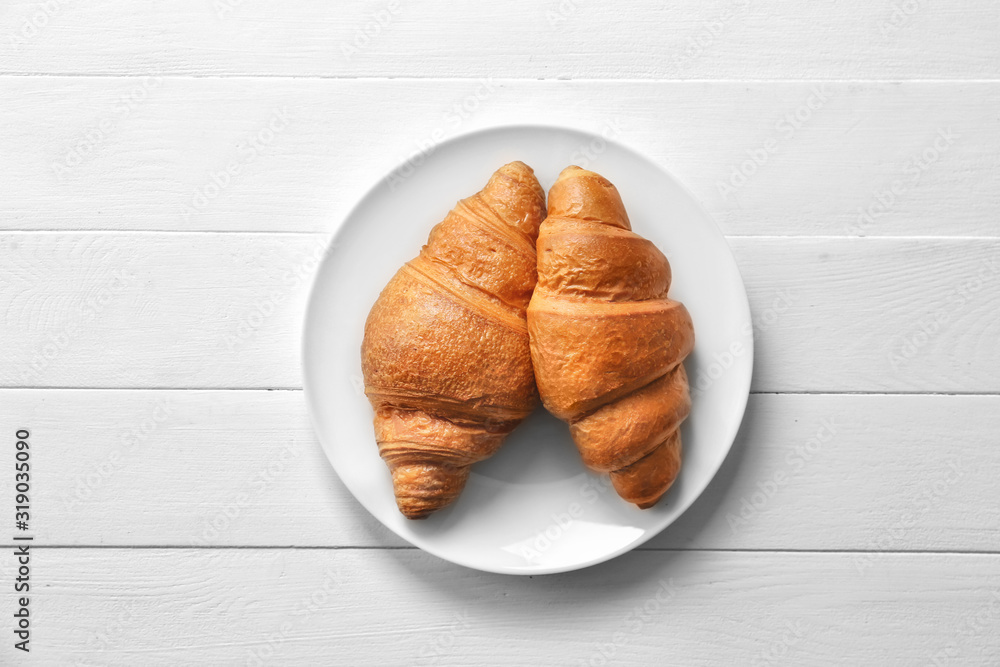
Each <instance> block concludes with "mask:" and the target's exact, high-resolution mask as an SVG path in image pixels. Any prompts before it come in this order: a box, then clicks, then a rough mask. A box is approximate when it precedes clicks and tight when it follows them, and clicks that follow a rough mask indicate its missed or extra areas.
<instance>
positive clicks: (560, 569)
mask: <svg viewBox="0 0 1000 667" xmlns="http://www.w3.org/2000/svg"><path fill="white" fill-rule="evenodd" d="M518 130H529V131H546V130H548V131H553V132H571V133H575V134H578V135H581V136H585V137H587V138H589V139H590V140H594V139H600V140H601V141H604V142H606V143H607V144H608V145H614V146H615V148H616V149H618V150H621V151H624V152H625V153H628V154H629V155H630V157H632V158H634V159H636V160H638V161H640V162H642V163H645V164H646V165H647V166H649V167H651V168H653V169H654V170H655V171H657V172H659V173H660V174H661V175H662V176H664V177H665V178H667V179H668V180H669V181H671V182H672V183H674V184H675V185H676V186H677V187H678V188H680V190H681V191H682V192H683V193H684V195H685V196H687V197H688V198H689V199H690V201H691V202H693V203H694V205H695V206H696V207H697V209H698V210H699V212H700V213H701V214H702V215H703V216H704V218H705V220H706V221H707V222H708V223H709V225H710V226H711V230H712V231H713V232H714V233H715V234H717V235H718V237H719V238H720V239H721V240H722V243H723V245H724V247H725V249H726V252H727V253H728V256H729V258H730V260H731V261H732V266H733V267H734V268H735V270H736V275H737V277H738V278H739V284H740V294H739V296H740V297H741V299H740V301H741V303H740V306H741V309H742V311H743V313H742V314H743V316H744V320H745V321H746V322H749V323H750V325H751V326H750V331H749V333H748V334H747V336H746V340H745V341H741V342H742V343H744V345H746V347H747V349H746V352H745V353H744V354H742V355H741V357H743V358H745V359H746V363H747V366H748V372H747V374H746V379H745V380H744V381H743V382H742V385H743V386H741V387H740V392H739V396H740V399H739V407H738V409H736V410H734V412H733V414H734V415H738V418H737V419H734V420H733V422H732V423H733V426H731V427H730V428H729V429H727V432H726V435H725V437H724V438H723V440H725V442H726V450H725V455H724V456H722V457H720V458H719V460H718V462H717V463H716V464H715V465H714V466H713V467H712V469H711V474H708V475H706V476H705V478H704V481H703V482H701V483H700V484H696V485H694V488H695V489H696V492H695V493H693V494H692V495H691V497H690V501H689V502H688V503H687V504H686V505H684V506H683V507H681V508H680V509H679V510H678V511H677V512H676V513H675V514H674V515H673V516H672V518H671V519H670V520H669V521H667V522H666V523H664V524H663V525H661V526H658V527H656V528H655V529H652V528H650V529H646V530H645V531H644V534H643V535H641V536H640V537H638V538H637V539H635V540H634V541H632V542H629V543H628V544H626V545H624V546H622V547H617V548H616V549H613V550H610V551H608V552H606V553H603V554H601V555H600V556H596V557H593V558H590V559H587V560H584V561H580V562H577V563H573V564H569V565H553V566H541V567H537V568H531V569H510V568H503V567H495V566H489V565H484V564H479V563H474V562H470V561H468V560H464V559H462V558H456V557H455V556H453V555H451V554H448V553H444V552H443V551H442V550H439V549H437V548H435V547H434V546H429V545H427V544H418V543H416V542H415V541H414V539H413V536H411V535H403V534H400V532H399V531H397V530H396V529H395V527H393V526H392V525H390V524H388V523H386V522H384V521H382V519H381V518H379V516H378V515H377V514H376V513H375V512H373V511H372V509H371V508H369V507H368V505H367V504H366V503H365V502H364V500H362V499H361V498H360V497H359V496H358V495H357V494H356V493H355V492H354V490H353V489H352V488H351V485H350V483H349V482H348V481H347V480H346V479H344V476H343V475H341V474H340V471H339V470H338V469H337V467H336V466H335V465H334V464H333V461H332V460H331V459H330V456H329V455H328V454H327V452H326V450H327V447H328V446H330V445H328V443H327V442H326V440H325V438H324V436H323V433H322V430H321V429H320V428H319V426H320V425H319V422H318V417H317V410H318V409H319V406H318V405H316V404H315V399H316V396H315V393H316V392H314V391H312V390H310V388H309V385H310V383H309V381H308V377H309V375H310V371H309V370H308V366H307V364H306V356H307V352H308V347H309V345H308V343H309V330H310V329H309V327H308V323H309V321H310V320H311V319H312V317H313V311H314V304H315V302H316V294H317V291H318V285H319V279H320V275H321V272H322V267H323V266H324V265H325V264H326V262H327V261H328V260H329V259H330V255H331V254H332V253H333V252H334V250H335V248H336V247H337V237H338V235H339V234H340V233H341V232H342V231H343V230H344V229H345V227H346V224H347V221H348V220H350V219H351V218H352V217H354V215H355V214H356V213H357V212H358V210H359V209H361V208H362V207H363V206H364V205H365V204H366V203H367V202H368V201H369V199H371V198H373V197H375V196H376V195H378V194H380V190H381V188H382V186H383V183H384V182H385V181H386V178H387V177H388V176H390V175H391V174H393V173H397V172H399V171H400V170H401V169H403V168H405V167H406V165H408V164H411V163H412V162H413V159H414V158H413V156H410V157H406V158H404V159H403V160H400V161H398V162H397V163H395V166H393V167H392V168H391V169H389V170H388V171H387V172H385V174H383V175H382V176H381V177H380V178H378V180H376V181H375V182H374V183H372V184H371V185H370V186H369V187H368V188H367V189H366V190H365V191H364V192H363V193H362V194H361V196H360V197H358V199H357V200H356V201H355V202H354V204H353V205H352V206H351V207H350V209H348V211H347V212H346V213H345V214H344V215H343V216H342V217H341V218H340V220H339V221H337V223H336V225H335V227H334V228H333V229H332V230H331V231H330V232H328V234H329V240H328V242H327V248H326V250H325V251H324V253H323V257H322V259H321V260H320V261H319V263H318V264H317V268H316V271H315V272H314V274H313V276H312V278H311V284H310V286H309V291H308V294H307V296H306V307H305V311H304V313H303V319H302V322H303V327H302V340H301V342H300V345H299V363H300V366H301V372H302V392H303V395H304V397H305V401H306V411H307V412H308V414H309V422H310V425H311V426H312V431H313V433H314V434H315V436H316V439H317V441H318V442H319V445H320V447H321V449H322V450H323V456H324V458H325V459H326V461H327V463H328V464H329V465H330V467H331V468H332V469H333V471H334V473H336V475H337V477H338V478H339V479H340V481H341V483H342V484H343V485H344V487H345V488H346V489H347V490H348V491H349V492H350V494H351V496H352V497H353V498H354V500H355V501H356V502H357V503H358V504H359V505H361V507H363V508H364V509H365V511H367V512H368V513H369V514H370V515H371V516H372V517H373V518H374V519H375V520H376V521H378V522H379V524H381V525H382V526H383V527H385V528H386V529H388V530H389V531H390V532H392V533H393V534H394V535H396V536H397V537H399V538H400V539H402V540H403V541H404V542H406V543H407V544H409V545H410V546H412V547H414V548H417V549H420V550H421V551H425V552H427V553H429V554H431V555H433V556H435V557H437V558H440V559H442V560H444V561H446V562H449V563H454V564H455V565H459V566H462V567H466V568H469V569H473V570H478V571H481V572H490V573H494V574H506V575H519V576H535V575H546V574H560V573H564V572H572V571H575V570H582V569H585V568H588V567H592V566H594V565H599V564H600V563H604V562H607V561H609V560H612V559H614V558H617V557H618V556H621V555H623V554H625V553H628V552H629V551H632V550H633V549H636V548H638V547H640V546H642V545H643V544H645V543H646V542H648V541H649V540H651V539H652V538H654V537H656V536H657V535H659V534H660V533H662V532H663V531H664V530H666V529H667V528H668V527H669V526H670V525H671V524H673V523H674V522H676V521H677V520H678V519H680V518H681V517H682V516H683V515H684V514H685V513H686V512H687V511H688V510H689V509H690V508H691V506H692V505H694V504H695V502H696V501H697V500H698V499H699V498H701V497H702V495H703V494H704V493H705V490H706V489H707V488H708V486H709V485H710V484H711V483H712V481H713V480H714V479H715V478H716V477H717V476H718V473H719V470H720V469H721V468H722V466H723V464H724V463H725V461H726V460H727V459H728V458H729V456H730V455H731V453H732V450H733V445H734V444H735V441H736V436H737V435H738V434H739V430H740V428H741V426H742V424H743V420H744V419H745V417H746V409H747V405H748V404H749V400H750V387H751V385H752V381H753V369H754V352H755V342H756V341H755V331H754V327H753V325H752V322H753V320H752V313H751V310H750V299H749V296H748V295H747V289H746V282H745V280H744V279H743V273H742V271H741V270H740V265H739V262H737V261H736V255H735V254H734V253H733V249H732V246H730V245H729V241H728V240H727V239H726V236H725V234H723V233H722V229H721V228H720V227H719V225H718V223H717V222H716V220H715V218H714V217H713V216H712V215H711V214H710V213H709V212H708V211H707V210H706V209H705V207H704V206H703V205H702V203H701V200H699V199H698V198H697V197H695V196H694V194H693V193H692V192H691V190H690V189H689V188H688V187H687V186H686V185H685V184H684V183H683V182H682V181H681V180H680V179H678V178H676V177H675V176H674V175H673V174H672V173H670V172H669V171H667V170H666V169H665V168H664V167H663V166H661V165H660V164H658V163H657V162H655V161H654V160H653V159H652V158H650V157H648V156H647V155H645V154H644V153H642V152H641V151H639V150H637V149H634V148H632V147H631V146H629V145H627V144H625V143H623V142H621V141H618V140H617V139H616V138H613V137H605V136H602V135H600V134H597V133H595V132H594V131H593V130H586V129H581V128H577V127H573V126H569V125H556V124H551V123H512V124H493V125H488V126H486V127H480V128H475V129H472V130H469V131H466V132H461V133H459V134H456V135H454V136H452V137H449V138H447V139H445V140H443V141H439V142H437V143H435V144H433V146H432V148H433V150H432V151H430V153H428V152H427V151H426V150H425V151H421V152H420V153H418V155H423V156H424V158H425V159H426V158H427V157H429V155H430V154H432V153H434V152H437V150H438V149H439V148H442V147H444V146H447V145H450V144H455V143H459V142H462V141H468V140H469V139H471V138H473V137H476V136H480V135H487V134H492V133H501V132H516V131H518ZM422 164H423V162H420V163H419V164H416V165H414V166H415V167H416V168H417V169H419V168H420V166H422ZM546 194H547V193H546Z"/></svg>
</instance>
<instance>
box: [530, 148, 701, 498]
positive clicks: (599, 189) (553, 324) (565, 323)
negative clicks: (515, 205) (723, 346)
mask: <svg viewBox="0 0 1000 667" xmlns="http://www.w3.org/2000/svg"><path fill="white" fill-rule="evenodd" d="M670 277H671V275H670V264H669V263H668V262H667V258H666V257H664V255H663V253H661V252H660V251H659V250H658V249H657V248H656V246H654V245H653V244H652V243H651V242H650V241H648V240H646V239H644V238H642V237H641V236H639V235H637V234H634V233H633V232H632V231H631V226H630V224H629V219H628V215H627V214H626V212H625V207H624V205H623V204H622V200H621V196H620V195H619V194H618V190H617V189H616V188H615V186H614V185H612V184H611V183H610V182H609V181H608V180H607V179H605V178H604V177H602V176H600V175H598V174H596V173H594V172H591V171H587V170H585V169H581V168H580V167H576V166H573V167H568V168H566V169H565V170H563V172H562V173H561V174H560V175H559V178H558V180H557V181H556V182H555V184H554V185H553V186H552V188H551V189H550V190H549V202H548V217H546V218H545V220H544V221H543V222H542V225H541V229H540V232H539V236H538V284H537V286H536V287H535V292H534V295H533V296H532V298H531V302H530V303H529V305H528V333H529V335H530V339H531V358H532V362H533V364H534V369H535V380H536V382H537V384H538V391H539V394H540V395H541V399H542V402H543V403H544V404H545V407H546V408H547V409H548V410H549V411H550V412H551V413H553V414H554V415H556V416H557V417H559V418H560V419H562V420H564V421H567V422H569V425H570V433H571V435H572V436H573V440H574V442H575V443H576V445H577V448H578V449H579V451H580V454H581V456H582V458H583V462H584V464H585V465H586V466H587V467H589V468H590V469H592V470H595V471H598V472H608V473H610V474H611V481H612V483H613V485H614V488H615V490H616V491H617V492H618V495H620V496H621V497H622V498H624V499H625V500H627V501H628V502H630V503H634V504H636V505H638V506H639V507H640V508H643V509H645V508H648V507H652V506H653V505H654V504H656V502H657V500H659V499H660V497H662V496H663V494H664V493H666V491H667V489H669V488H670V486H671V484H673V481H674V479H675V478H676V477H677V473H678V472H679V470H680V465H681V436H680V429H679V427H680V424H681V422H682V421H683V420H684V419H685V418H686V417H687V415H688V413H689V412H690V409H691V400H690V397H689V393H688V382H687V375H685V372H684V366H683V364H682V362H683V361H684V358H685V357H686V356H688V354H690V353H691V350H692V348H693V347H694V327H693V325H692V323H691V317H690V315H689V314H688V312H687V309H686V308H685V307H684V305H683V304H681V303H680V302H678V301H672V300H670V299H668V298H667V290H668V289H669V287H670Z"/></svg>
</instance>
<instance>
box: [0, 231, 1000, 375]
mask: <svg viewBox="0 0 1000 667" xmlns="http://www.w3.org/2000/svg"><path fill="white" fill-rule="evenodd" d="M326 242H327V237H326V236H323V235H319V234H176V233H143V234H126V233H100V234H98V233H30V232H21V233H6V234H0V249H2V252H3V257H4V260H3V262H0V283H2V284H3V285H4V288H3V289H2V290H0V312H3V313H4V318H3V320H2V321H0V338H2V339H3V340H4V341H5V345H6V349H5V353H6V356H7V362H6V363H5V364H4V365H3V366H2V367H0V386H6V387H112V388H113V387H125V388H295V387H300V386H301V374H300V366H299V346H300V340H301V326H302V321H303V313H304V306H305V302H306V297H307V292H308V289H309V286H310V283H311V277H312V271H313V270H314V268H315V266H316V263H317V261H318V258H319V257H321V256H322V254H323V251H324V249H325V246H326ZM731 245H732V248H733V250H734V252H735V254H736V259H737V262H738V264H739V266H740V270H741V272H742V275H743V279H744V282H745V283H746V286H747V290H748V293H749V296H750V304H751V310H752V314H753V318H754V325H755V332H756V335H755V339H756V349H755V370H754V380H753V388H754V389H755V390H756V391H764V392H785V391H791V392H844V391H847V392H857V391H861V392H864V391H869V392H871V391H874V392H882V391H888V392H959V393H968V392H972V393H995V392H997V391H1000V379H998V378H1000V356H998V355H997V354H996V340H997V336H998V335H1000V321H998V320H997V318H996V317H995V316H994V314H995V313H996V311H997V308H998V307H1000V241H998V240H994V239H979V240H961V239H934V240H919V239H887V238H879V239H861V238H854V239H851V238H840V239H808V238H795V239H792V238H787V239H786V238H781V239H779V238H766V237H765V238H754V237H741V238H734V239H731ZM359 326H360V323H359ZM696 326H697V324H696ZM717 352H718V353H721V352H723V351H721V350H719V351H715V350H702V351H701V352H700V353H702V354H706V355H711V354H715V353H717ZM696 353H698V350H697V349H696ZM695 382H697V378H696V379H695Z"/></svg>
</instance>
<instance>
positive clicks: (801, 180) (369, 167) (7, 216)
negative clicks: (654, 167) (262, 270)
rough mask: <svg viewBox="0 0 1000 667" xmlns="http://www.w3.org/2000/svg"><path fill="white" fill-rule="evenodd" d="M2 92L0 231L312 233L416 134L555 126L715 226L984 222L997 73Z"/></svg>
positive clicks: (205, 83) (988, 210) (994, 198)
mask: <svg viewBox="0 0 1000 667" xmlns="http://www.w3.org/2000/svg"><path fill="white" fill-rule="evenodd" d="M246 8H247V9H249V8H250V7H249V5H247V6H246ZM67 11H69V8H67ZM80 11H82V8H81V10H80ZM928 11H931V10H930V7H928ZM0 91H2V93H3V95H4V99H5V100H6V103H5V104H4V105H2V106H0V142H2V144H3V145H4V146H5V147H6V148H7V149H8V150H7V153H6V154H5V155H6V159H7V169H5V170H3V172H2V173H0V190H2V191H4V192H5V193H7V195H6V196H5V197H3V199H2V201H0V228H3V229H17V230H36V229H37V230H56V229H60V230H74V229H102V230H104V229H109V230H126V231H131V230H178V231H206V230H218V231H312V232H325V231H329V230H331V229H332V228H333V227H334V226H335V225H336V224H338V222H339V221H340V220H342V219H343V217H344V216H345V215H346V214H347V212H348V211H349V210H350V208H351V207H352V206H353V205H354V203H355V202H356V201H357V200H358V199H359V198H360V197H361V195H362V194H363V193H364V192H365V191H367V190H368V188H369V187H371V186H372V185H373V184H375V183H376V182H377V181H378V180H379V179H381V178H383V177H384V176H385V175H386V174H387V173H389V171H390V170H392V169H393V168H395V167H396V166H397V165H398V164H400V163H401V162H403V161H404V160H406V159H407V158H410V157H412V156H413V155H415V154H416V153H417V152H418V151H421V150H425V148H424V147H427V146H432V145H433V144H434V143H435V142H437V141H439V140H442V139H447V138H451V137H454V136H458V135H459V134H462V133H464V132H468V131H472V130H475V129H479V128H484V127H491V126H496V125H504V124H516V123H551V124H561V125H568V126H572V127H578V128H580V129H583V130H587V131H591V132H594V133H596V134H600V135H604V136H608V137H612V138H613V139H615V140H617V141H620V142H622V143H624V144H626V145H628V146H631V147H634V148H635V149H637V150H639V151H641V152H642V153H644V154H646V155H648V156H649V157H650V158H652V159H653V160H655V161H656V162H658V163H659V164H661V165H662V166H663V167H664V168H665V169H667V170H668V171H669V172H670V173H672V174H673V175H675V176H676V177H677V178H678V179H679V180H680V181H681V182H683V183H684V184H685V185H686V186H687V187H688V188H690V189H691V191H692V193H693V194H694V196H695V197H696V198H697V199H699V200H700V201H701V202H703V204H704V206H705V207H706V209H707V210H708V212H709V213H711V214H712V216H713V217H714V218H715V219H716V220H717V221H718V223H719V225H720V226H721V228H722V230H723V232H724V233H726V234H730V235H740V236H746V235H777V236H789V235H792V236H803V235H828V236H858V235H866V236H900V235H904V236H906V235H909V236H991V237H996V236H1000V188H997V187H996V185H997V183H996V173H997V155H998V154H1000V129H998V125H997V122H996V118H997V114H998V113H1000V83H998V82H909V83H879V82H810V81H805V82H705V81H689V82H642V81H629V82H614V81H512V80H503V79H499V78H497V79H493V80H491V79H488V78H487V79H479V78H474V79H466V80H457V81H456V80H433V81H432V80H376V81H373V80H350V81H345V80H317V79H243V78H225V79H204V78H195V79H191V78H177V77H133V78H118V77H115V78H107V77H84V78H81V77H70V78H65V77H55V78H53V77H0ZM596 146H597V150H596V151H595V150H594V149H591V148H588V147H584V149H585V150H584V151H582V152H581V154H580V155H576V156H569V155H568V156H566V159H567V161H570V160H576V161H581V160H587V159H590V158H588V155H590V156H591V158H592V157H593V156H594V155H597V154H599V150H600V148H601V147H600V144H599V143H598V144H596ZM24 183H30V184H31V186H30V187H24V185H23V184H24ZM545 185H546V186H548V185H549V184H545Z"/></svg>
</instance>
